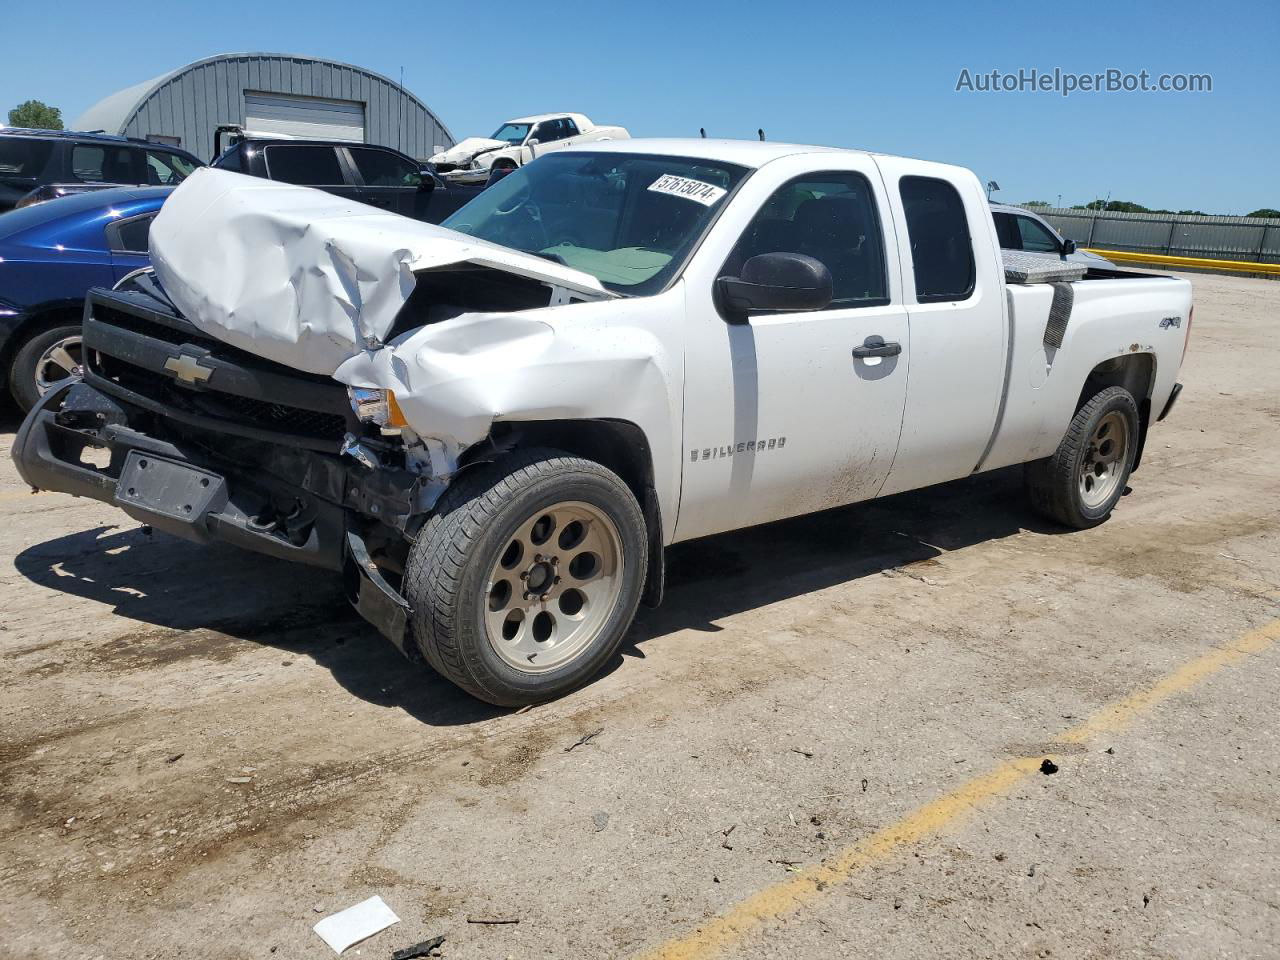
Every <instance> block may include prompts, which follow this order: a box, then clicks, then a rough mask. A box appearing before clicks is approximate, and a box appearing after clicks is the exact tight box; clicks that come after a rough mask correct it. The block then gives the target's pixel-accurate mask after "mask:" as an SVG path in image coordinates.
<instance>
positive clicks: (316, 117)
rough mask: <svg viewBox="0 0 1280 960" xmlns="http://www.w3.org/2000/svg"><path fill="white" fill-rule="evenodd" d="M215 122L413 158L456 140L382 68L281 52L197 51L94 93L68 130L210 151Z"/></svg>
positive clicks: (197, 152)
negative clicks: (188, 59) (202, 54)
mask: <svg viewBox="0 0 1280 960" xmlns="http://www.w3.org/2000/svg"><path fill="white" fill-rule="evenodd" d="M220 124H239V125H241V126H243V127H244V128H245V129H246V130H249V131H252V132H254V133H261V134H266V135H269V136H292V137H314V138H317V139H326V140H352V141H356V142H364V143H378V144H383V145H384V146H388V147H396V148H397V149H400V150H403V151H404V152H405V153H407V154H409V155H410V156H413V157H418V158H420V159H421V158H426V157H429V156H430V155H431V154H433V153H435V152H437V151H438V150H441V149H443V148H445V147H450V146H453V142H454V141H453V136H452V135H451V134H450V133H449V130H448V128H447V127H445V125H444V124H443V123H441V122H440V118H439V117H437V116H436V115H435V114H434V113H432V112H431V111H430V110H428V109H427V107H426V105H425V104H424V103H423V102H422V101H421V100H419V99H418V98H417V97H415V96H414V95H413V94H412V93H410V92H409V91H408V90H406V89H405V88H404V87H402V86H400V85H399V84H398V83H395V82H393V81H391V80H388V79H387V78H386V77H384V76H382V75H381V74H378V73H374V72H373V71H371V70H365V69H362V68H361V67H354V66H351V65H350V64H346V63H338V62H336V61H333V60H321V59H318V58H316V57H298V56H292V55H290V54H282V53H226V54H221V55H219V56H216V57H208V58H206V59H204V60H198V61H196V62H195V63H191V64H188V65H187V66H185V67H179V68H178V69H177V70H172V71H170V72H169V73H166V74H164V75H163V76H160V77H156V78H155V79H153V80H148V81H146V82H145V83H139V84H136V85H135V86H132V87H129V88H127V89H125V90H121V91H119V92H118V93H113V94H112V95H111V96H109V97H107V98H105V99H103V100H100V101H99V102H98V103H96V104H94V105H93V106H92V107H90V108H89V109H88V110H86V111H85V112H84V114H82V115H81V116H80V117H79V118H78V119H77V120H76V121H75V123H74V125H73V129H76V130H104V131H106V132H107V133H114V134H120V135H123V136H128V137H139V138H142V139H150V140H155V141H158V142H160V143H169V144H173V145H175V146H181V147H183V148H185V149H187V150H190V151H191V152H192V153H194V154H195V155H196V156H198V157H200V158H202V159H205V160H208V159H212V153H213V132H214V128H215V127H217V126H219V125H220Z"/></svg>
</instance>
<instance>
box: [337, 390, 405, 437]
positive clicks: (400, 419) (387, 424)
mask: <svg viewBox="0 0 1280 960" xmlns="http://www.w3.org/2000/svg"><path fill="white" fill-rule="evenodd" d="M347 396H349V397H350V398H351V409H352V410H354V411H355V412H356V419H357V420H359V421H360V422H361V423H372V424H375V425H376V426H377V427H379V428H380V429H381V430H382V432H383V433H396V432H398V431H399V430H400V428H401V427H407V426H408V425H409V423H408V421H407V420H405V418H404V411H403V410H401V409H400V404H398V403H397V402H396V395H395V394H394V393H392V392H391V391H390V390H383V389H381V388H380V387H347Z"/></svg>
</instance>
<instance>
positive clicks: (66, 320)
mask: <svg viewBox="0 0 1280 960" xmlns="http://www.w3.org/2000/svg"><path fill="white" fill-rule="evenodd" d="M83 319H84V302H83V301H80V302H78V303H74V302H72V303H56V304H50V305H46V306H43V307H38V308H36V309H35V310H33V311H31V312H30V313H29V314H28V315H27V317H26V318H25V319H24V320H23V322H22V323H21V324H20V325H19V326H18V327H17V328H16V329H14V330H13V331H12V332H11V333H10V334H9V336H8V338H7V339H6V340H5V341H4V344H3V346H0V389H6V388H11V387H12V380H11V379H10V375H11V374H12V372H13V362H14V360H15V359H16V357H17V355H18V353H19V352H20V351H21V350H22V348H23V347H24V346H26V345H27V343H28V342H29V341H30V340H31V338H32V337H38V336H39V335H40V334H41V333H44V332H45V331H46V330H52V329H53V328H54V327H60V326H64V325H66V326H75V325H77V324H79V323H81V322H82V321H83Z"/></svg>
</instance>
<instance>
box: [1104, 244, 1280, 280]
mask: <svg viewBox="0 0 1280 960" xmlns="http://www.w3.org/2000/svg"><path fill="white" fill-rule="evenodd" d="M1083 249H1086V250H1088V251H1089V252H1090V253H1096V254H1098V256H1100V257H1106V258H1107V259H1108V260H1119V261H1121V262H1122V263H1149V264H1154V265H1155V266H1160V267H1203V268H1207V269H1209V270H1234V271H1237V272H1239V273H1270V274H1275V275H1276V276H1280V263H1249V262H1246V261H1244V260H1210V259H1209V258H1207V257H1170V256H1166V255H1165V254H1163V253H1139V252H1137V251H1134V250H1102V249H1100V248H1098V247H1085V248H1083Z"/></svg>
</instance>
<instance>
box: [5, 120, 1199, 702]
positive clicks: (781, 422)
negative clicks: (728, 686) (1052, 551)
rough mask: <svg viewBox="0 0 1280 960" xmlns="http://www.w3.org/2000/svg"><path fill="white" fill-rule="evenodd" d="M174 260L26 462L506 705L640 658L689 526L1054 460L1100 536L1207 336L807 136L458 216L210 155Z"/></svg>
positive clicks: (70, 392) (1053, 494) (110, 315)
mask: <svg viewBox="0 0 1280 960" xmlns="http://www.w3.org/2000/svg"><path fill="white" fill-rule="evenodd" d="M151 254H152V262H153V263H154V264H155V276H154V280H152V281H148V282H145V283H144V282H143V281H144V280H145V278H139V283H138V288H137V289H136V290H135V291H132V292H122V291H117V292H108V291H103V290H95V291H92V292H91V294H90V297H89V303H88V307H87V309H86V312H85V318H84V346H85V356H86V357H87V358H88V359H87V360H86V363H85V373H84V380H83V382H80V381H78V380H77V381H75V382H74V383H73V384H72V385H70V386H69V387H66V388H62V389H60V390H56V391H52V392H50V393H49V394H47V395H46V396H45V398H44V399H43V400H42V401H41V402H40V404H39V405H37V406H36V407H35V408H34V409H33V411H32V412H31V414H30V415H29V416H28V417H27V420H26V421H25V422H24V424H23V425H22V428H21V429H20V431H19V433H18V436H17V438H16V439H15V441H14V444H13V456H14V459H15V460H16V461H17V464H18V469H19V472H20V473H21V475H22V477H23V479H24V480H25V481H26V482H27V483H29V484H31V485H32V486H33V487H38V488H43V489H47V490H62V491H66V492H69V493H76V494H80V495H83V496H87V497H93V498H96V499H99V500H104V501H107V502H109V503H114V504H116V505H117V506H119V507H121V508H123V509H124V510H125V511H126V512H128V513H129V514H130V515H131V516H133V517H135V518H137V519H138V520H140V521H141V522H143V523H148V524H151V525H152V526H153V527H154V528H155V529H157V530H162V531H168V532H171V533H174V534H176V535H179V536H183V537H188V538H190V539H194V540H197V541H205V542H207V541H214V540H217V541H223V542H228V543H233V544H237V545H239V546H241V547H245V548H248V549H251V550H258V551H262V552H266V553H269V554H272V555H274V556H277V557H283V558H288V559H291V560H295V561H298V562H304V563H311V564H314V565H316V566H319V567H322V568H327V569H329V570H332V571H341V572H342V573H343V574H344V580H343V583H344V585H345V586H346V589H347V590H348V595H349V597H350V598H351V600H352V602H353V603H354V604H355V606H356V609H357V610H358V611H359V612H360V613H361V614H362V615H364V616H365V617H366V618H367V619H369V620H370V621H371V622H372V623H374V624H375V625H376V626H377V627H378V628H379V629H380V630H381V631H382V632H383V633H384V634H386V636H387V637H388V638H390V639H391V641H392V642H393V643H395V644H396V645H397V646H398V647H399V648H400V650H401V651H403V652H404V653H405V654H406V656H407V657H409V658H410V659H411V660H414V661H416V662H423V661H425V662H426V663H428V664H430V665H431V666H432V667H434V668H435V669H436V670H437V671H439V672H440V673H442V674H443V675H444V676H446V677H447V678H449V679H450V680H452V681H453V682H455V683H456V684H458V685H459V686H461V687H462V688H464V689H466V690H468V691H470V692H471V693H472V694H474V695H475V696H477V697H480V698H482V699H484V700H488V701H490V702H492V703H498V704H509V705H515V704H524V703H532V702H534V701H538V700H545V699H547V698H550V697H555V696H559V695H561V694H563V693H565V692H566V691H568V690H570V689H573V688H574V687H576V686H579V685H581V684H583V683H586V682H587V681H588V680H589V679H590V678H591V677H593V676H594V675H596V674H597V673H598V672H599V671H600V670H601V669H602V668H603V667H604V666H605V665H606V664H608V663H609V662H610V661H611V660H613V659H614V658H615V657H616V655H617V650H618V648H619V645H620V644H621V643H622V642H623V638H624V636H625V635H626V633H627V630H628V629H629V628H630V625H631V622H632V619H633V617H634V616H635V613H636V608H637V604H639V603H641V602H644V603H648V604H654V603H657V602H658V601H659V600H660V599H661V596H662V589H663V578H664V569H665V568H664V548H665V547H666V546H668V545H669V544H672V543H675V542H678V541H684V540H690V539H693V538H696V537H705V536H709V535H712V534H717V533H722V532H725V531H729V530H735V529H739V528H741V527H747V526H751V525H753V524H760V523H769V522H771V521H774V520H781V519H783V518H786V517H793V516H796V515H799V514H805V513H812V512H814V511H819V510H826V509H829V508H832V507H840V506H844V505H846V504H850V503H855V502H857V501H862V500H870V499H872V498H875V497H883V496H885V495H887V494H892V493H898V492H900V491H904V490H912V489H915V488H919V487H926V486H929V485H931V484H936V483H942V482H945V481H949V480H955V479H957V478H960V477H967V476H970V475H972V474H978V473H983V472H986V471H991V470H995V469H997V468H1000V467H1008V466H1011V465H1014V464H1023V463H1026V464H1028V467H1027V469H1026V471H1025V476H1026V482H1027V486H1028V491H1029V494H1030V499H1031V504H1032V505H1033V506H1034V507H1035V508H1036V509H1037V510H1038V511H1040V512H1041V513H1043V514H1045V515H1047V516H1048V517H1051V518H1052V519H1053V520H1054V521H1056V522H1057V523H1060V524H1062V525H1065V526H1068V527H1074V528H1085V527H1091V526H1094V525H1096V524H1099V523H1102V522H1103V521H1105V520H1106V519H1107V517H1108V515H1109V514H1110V513H1111V510H1112V508H1113V507H1115V506H1116V504H1117V503H1118V502H1119V500H1120V497H1121V496H1122V495H1123V494H1124V493H1125V491H1126V489H1127V487H1128V483H1129V479H1130V473H1131V471H1132V470H1133V469H1134V468H1136V467H1137V465H1138V462H1139V459H1140V457H1141V453H1142V447H1143V444H1144V442H1145V440H1146V438H1147V435H1148V428H1150V427H1152V426H1154V424H1155V423H1156V421H1158V420H1161V419H1163V418H1164V417H1165V415H1166V414H1167V413H1168V412H1169V410H1170V408H1171V407H1172V406H1173V403H1174V400H1175V399H1176V397H1177V396H1178V392H1179V386H1178V383H1177V379H1178V370H1179V367H1180V366H1181V363H1182V358H1183V354H1184V351H1185V348H1186V344H1187V337H1188V335H1189V332H1190V327H1191V285H1190V284H1189V283H1188V282H1187V281H1186V280H1184V279H1180V278H1177V277H1169V276H1154V275H1144V274H1140V273H1124V274H1121V273H1118V272H1110V271H1086V268H1085V267H1083V266H1082V265H1079V264H1069V263H1063V262H1062V261H1061V260H1058V259H1057V258H1048V257H1045V256H1043V255H1035V254H1026V253H1003V252H1002V251H1001V249H1000V247H999V244H998V242H997V238H996V229H995V224H994V223H993V221H992V219H991V214H990V211H989V209H988V206H987V200H986V197H985V196H984V194H983V188H982V185H981V184H980V183H979V181H978V179H977V177H975V176H974V175H973V174H972V173H970V172H969V171H968V170H965V169H962V168H960V167H954V166H947V165H943V164H939V163H929V162H926V161H922V160H908V159H902V158H898V157H891V156H885V155H881V154H871V153H864V152H861V151H853V150H837V149H830V148H821V147H805V146H796V145H793V144H784V143H761V142H741V141H716V140H627V141H621V142H615V143H606V144H591V145H589V146H586V147H583V148H581V149H578V150H572V151H564V152H561V153H555V154H552V155H550V156H546V157H542V158H541V159H539V160H538V162H537V163H533V164H530V165H528V166H527V167H524V168H521V169H519V170H517V171H516V172H514V173H512V174H510V175H509V176H507V177H504V178H503V179H502V180H501V181H499V182H498V183H496V184H494V185H492V186H490V187H489V188H488V189H486V190H485V191H484V192H482V193H481V194H480V195H479V196H478V197H476V198H475V199H474V200H472V201H471V202H470V203H468V204H467V205H466V206H465V207H463V208H462V209H460V210H459V211H458V212H457V213H455V214H454V215H453V216H452V217H451V218H449V219H448V220H446V221H445V222H444V223H443V224H442V225H440V226H436V225H433V224H428V223H421V222H418V221H415V220H410V219H408V218H406V217H401V216H398V215H395V214H392V213H389V212H387V211H383V210H377V209H374V208H372V207H367V206H364V205H362V204H358V203H354V202H352V201H349V200H344V199H342V198H340V197H334V196H332V195H330V194H327V193H321V192H320V191H318V190H312V189H308V188H304V187H295V186H289V185H287V184H280V183H274V182H270V181H264V180H261V179H259V178H256V177H245V176H241V175H239V174H233V173H228V172H225V171H222V170H212V169H202V170H197V171H196V172H195V173H194V174H193V175H192V176H191V177H190V178H188V179H187V181H186V182H185V183H183V184H182V185H181V186H180V187H178V188H177V190H176V191H174V193H173V195H172V196H171V197H170V198H169V199H168V200H167V201H166V202H165V205H164V208H163V209H162V210H161V211H160V214H159V216H158V217H157V218H156V221H155V223H154V224H153V226H152V228H151ZM155 281H159V283H158V285H157V284H156V283H155ZM86 446H88V447H97V448H107V449H108V450H110V452H111V457H110V465H109V466H107V467H101V468H95V467H93V466H90V465H89V463H90V462H91V461H88V460H87V459H85V458H83V457H82V451H83V449H84V448H85V447H86ZM92 462H100V461H92ZM987 509H1009V510H1014V509H1016V507H1014V506H1012V505H1009V506H999V507H988V508H987ZM873 518H874V514H870V513H868V514H864V515H863V520H864V522H868V523H870V522H872V521H873ZM1097 548H1098V549H1099V550H1104V549H1106V546H1105V544H1104V543H1103V542H1102V541H1097ZM857 549H858V544H857V542H856V541H855V542H851V543H850V544H849V550H850V551H851V552H856V551H857ZM760 562H761V563H769V562H770V558H769V557H767V556H766V557H762V558H761V561H760ZM191 575H192V576H193V577H198V576H199V574H198V572H196V571H194V570H193V571H191ZM778 575H779V576H780V577H785V576H788V575H789V571H786V570H779V572H778ZM867 629H874V624H870V623H869V625H868V627H867Z"/></svg>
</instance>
